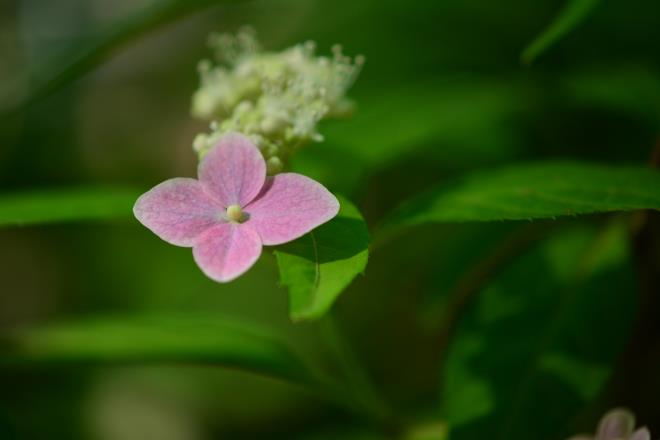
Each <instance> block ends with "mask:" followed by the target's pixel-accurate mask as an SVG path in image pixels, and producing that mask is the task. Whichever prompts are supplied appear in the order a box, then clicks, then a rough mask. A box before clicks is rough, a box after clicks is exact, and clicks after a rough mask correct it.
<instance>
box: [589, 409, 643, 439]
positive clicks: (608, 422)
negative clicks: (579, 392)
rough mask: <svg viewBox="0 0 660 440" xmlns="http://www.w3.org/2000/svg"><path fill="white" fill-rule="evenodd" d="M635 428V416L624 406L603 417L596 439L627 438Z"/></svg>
mask: <svg viewBox="0 0 660 440" xmlns="http://www.w3.org/2000/svg"><path fill="white" fill-rule="evenodd" d="M634 428H635V416H634V415H633V414H632V413H631V412H630V411H628V410H627V409H624V408H617V409H613V410H611V411H610V412H608V413H607V414H605V416H603V418H602V419H601V421H600V423H599V425H598V432H597V433H596V440H615V439H622V438H623V439H625V438H628V436H629V435H630V434H631V433H632V432H633V429H634Z"/></svg>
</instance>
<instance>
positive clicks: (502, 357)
mask: <svg viewBox="0 0 660 440" xmlns="http://www.w3.org/2000/svg"><path fill="white" fill-rule="evenodd" d="M629 258H630V255H629V249H628V247H627V228H626V224H625V223H624V222H620V221H617V222H614V223H612V224H610V225H608V226H607V227H606V228H604V229H601V230H597V228H595V227H592V226H590V225H572V226H571V227H570V228H566V229H564V230H562V231H560V232H559V233H558V234H555V235H553V236H551V237H550V238H548V239H546V240H545V241H544V242H541V243H539V244H538V245H537V246H536V247H535V248H533V249H531V250H530V251H529V252H528V253H526V254H524V255H521V257H519V258H518V259H517V260H516V261H515V262H514V263H513V264H512V265H511V266H510V267H509V269H507V270H506V271H504V272H503V273H502V274H501V275H500V276H498V277H497V278H496V279H495V280H494V281H493V282H492V283H491V285H490V286H489V287H487V288H486V289H484V290H483V291H481V292H480V293H479V296H478V297H477V299H476V301H475V302H474V303H473V305H472V306H471V307H470V309H469V310H468V311H467V313H466V315H465V316H464V317H463V318H462V320H461V322H460V324H459V326H458V329H457V332H456V336H455V338H454V340H453V341H452V344H451V345H450V347H449V351H448V355H447V361H446V367H445V370H444V372H443V408H444V412H445V415H446V417H447V421H448V423H449V424H450V426H451V427H452V430H451V435H450V438H451V439H452V440H462V439H474V438H493V439H502V440H504V439H507V440H528V439H530V438H533V439H538V440H546V439H548V440H549V439H556V438H563V437H562V436H566V434H568V433H570V431H571V430H572V427H571V426H570V423H572V421H573V420H574V417H575V415H576V414H578V413H579V412H580V411H581V410H583V409H585V406H586V405H588V404H589V403H590V402H591V401H593V399H594V398H595V397H596V396H597V395H598V393H599V392H600V391H601V389H602V387H603V385H604V383H605V381H606V379H607V378H608V377H609V375H610V373H611V369H612V365H613V364H614V362H615V360H616V359H617V357H618V356H619V354H620V353H621V351H622V349H623V347H624V345H625V341H626V340H627V336H628V333H629V329H630V326H631V323H632V318H633V315H634V308H635V302H636V300H635V296H634V295H632V294H631V291H630V290H631V287H630V286H631V285H633V284H634V281H633V271H632V268H631V266H630V262H629Z"/></svg>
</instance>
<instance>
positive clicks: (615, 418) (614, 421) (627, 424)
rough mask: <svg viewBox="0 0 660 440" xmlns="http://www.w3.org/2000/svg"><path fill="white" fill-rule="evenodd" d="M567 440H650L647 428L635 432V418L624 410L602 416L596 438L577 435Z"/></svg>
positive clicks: (613, 411)
mask: <svg viewBox="0 0 660 440" xmlns="http://www.w3.org/2000/svg"><path fill="white" fill-rule="evenodd" d="M568 440H651V433H650V432H649V430H648V429H647V428H639V429H637V430H635V416H634V415H633V413H631V412H630V411H629V410H627V409H625V408H616V409H613V410H611V411H610V412H608V413H607V414H605V415H604V416H603V418H602V419H601V420H600V423H599V424H598V430H597V432H596V436H595V437H593V436H590V435H578V436H574V437H571V438H570V439H568Z"/></svg>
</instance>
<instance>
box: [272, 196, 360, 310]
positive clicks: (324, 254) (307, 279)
mask: <svg viewBox="0 0 660 440" xmlns="http://www.w3.org/2000/svg"><path fill="white" fill-rule="evenodd" d="M339 202H340V204H341V209H340V211H339V214H337V216H336V217H335V218H334V219H332V220H330V221H329V222H328V223H326V224H324V225H321V226H319V227H318V228H316V229H315V230H314V231H312V232H311V233H309V234H307V235H305V236H303V237H301V238H299V239H298V240H295V241H293V242H291V243H287V244H284V245H282V246H279V247H278V248H277V250H276V251H275V255H276V257H277V265H278V267H279V271H280V280H281V282H282V284H283V285H284V286H286V287H287V288H288V289H289V301H290V305H289V313H290V316H291V319H292V320H294V321H300V320H306V319H318V318H320V317H321V316H323V315H324V314H325V313H326V312H327V311H328V310H329V309H330V307H332V304H333V303H334V302H335V300H336V299H337V297H338V296H339V295H340V294H341V293H342V291H343V290H344V289H345V288H346V287H347V286H348V285H349V284H350V282H351V281H353V279H354V278H355V277H356V276H358V275H359V274H361V273H362V272H363V271H364V269H365V267H366V265H367V259H368V257H369V231H368V229H367V225H366V223H365V222H364V219H363V218H362V215H361V214H360V212H359V211H358V209H357V208H356V207H355V206H354V205H353V204H351V203H350V202H349V201H348V200H346V199H344V198H342V197H339Z"/></svg>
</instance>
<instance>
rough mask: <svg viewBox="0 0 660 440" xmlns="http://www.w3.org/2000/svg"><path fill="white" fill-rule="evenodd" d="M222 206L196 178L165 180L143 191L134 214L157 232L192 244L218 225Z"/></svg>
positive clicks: (182, 243)
mask: <svg viewBox="0 0 660 440" xmlns="http://www.w3.org/2000/svg"><path fill="white" fill-rule="evenodd" d="M222 212H223V208H222V207H221V206H220V204H219V203H218V202H217V201H215V200H213V198H212V197H211V196H210V195H209V194H208V193H207V192H206V190H205V189H204V187H203V186H202V184H201V183H200V182H199V181H197V180H195V179H186V178H176V179H170V180H166V181H165V182H163V183H161V184H159V185H156V186H155V187H154V188H152V189H151V190H149V191H147V192H146V193H144V194H142V196H140V198H139V199H138V200H137V202H135V205H134V206H133V213H134V214H135V217H136V218H137V219H138V220H139V221H140V223H142V224H143V225H144V226H146V227H147V228H149V229H151V230H152V231H153V232H154V233H155V234H156V235H158V236H159V237H160V238H162V239H163V240H165V241H166V242H168V243H171V244H173V245H176V246H187V247H190V246H192V245H193V243H194V242H195V239H196V238H197V237H198V236H199V235H200V234H201V233H202V232H204V231H205V230H207V229H209V228H210V227H212V226H214V225H216V224H218V223H219V222H220V221H221V220H220V217H219V216H220V215H222Z"/></svg>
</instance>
